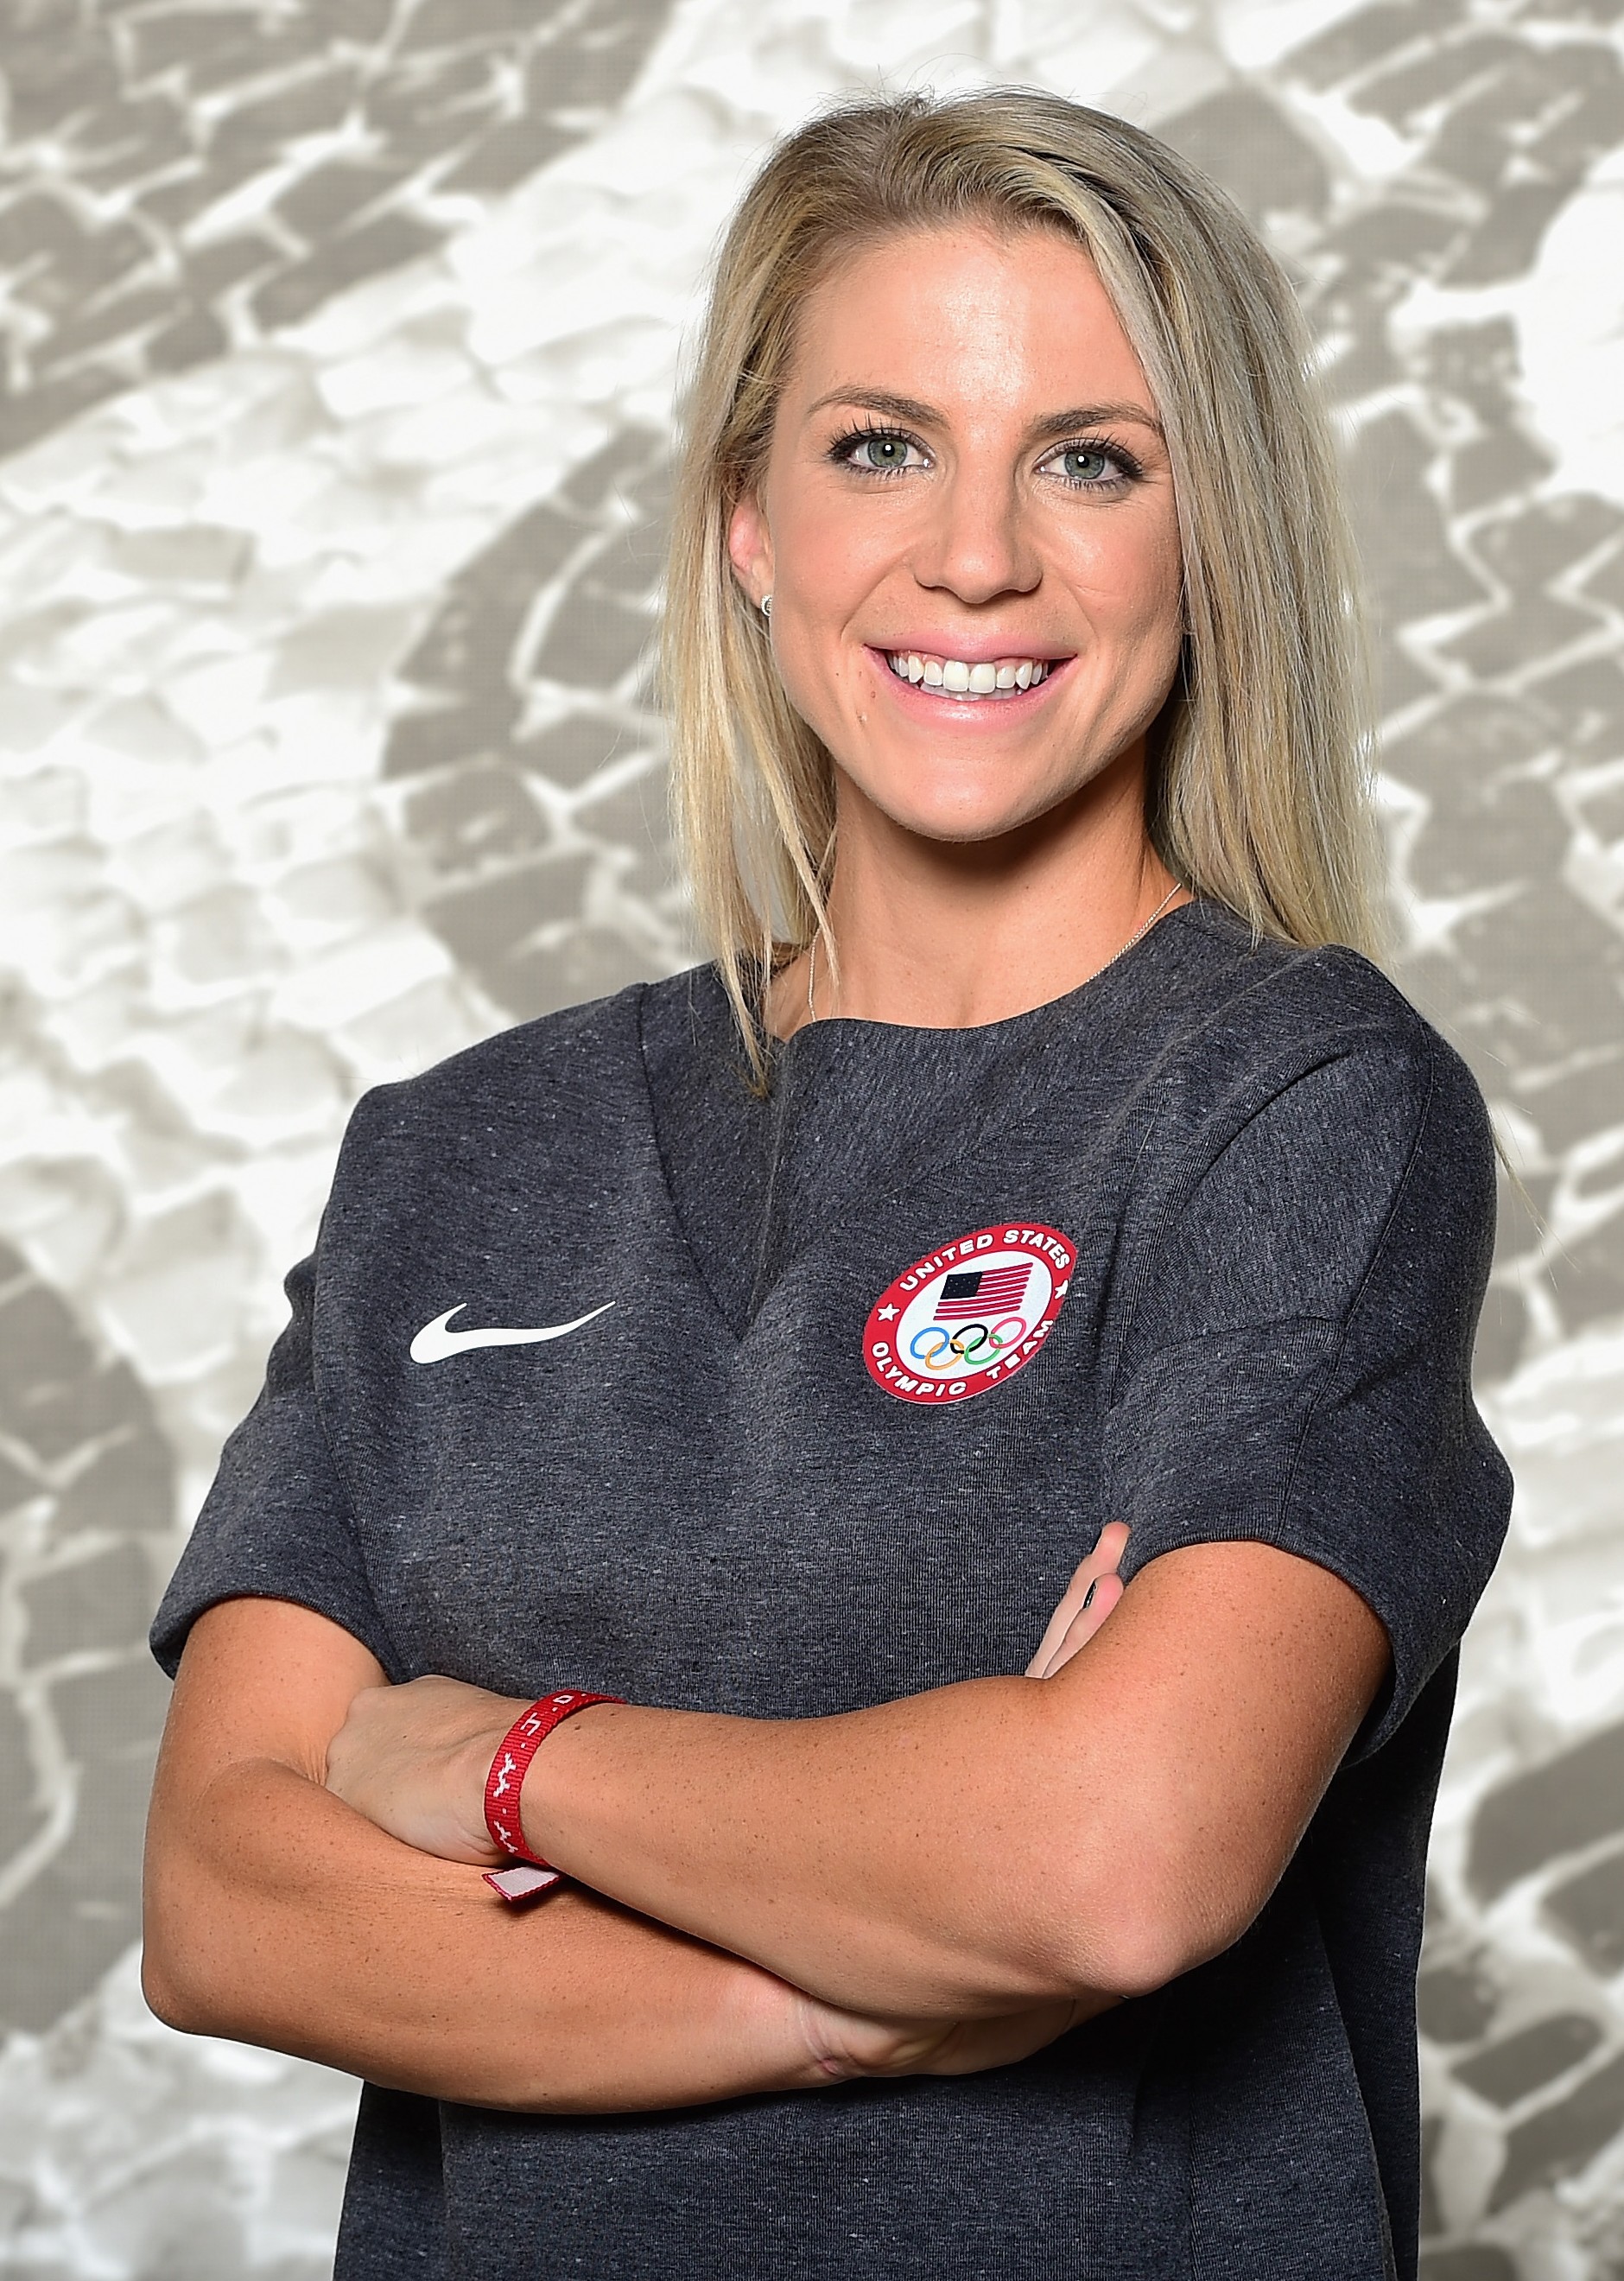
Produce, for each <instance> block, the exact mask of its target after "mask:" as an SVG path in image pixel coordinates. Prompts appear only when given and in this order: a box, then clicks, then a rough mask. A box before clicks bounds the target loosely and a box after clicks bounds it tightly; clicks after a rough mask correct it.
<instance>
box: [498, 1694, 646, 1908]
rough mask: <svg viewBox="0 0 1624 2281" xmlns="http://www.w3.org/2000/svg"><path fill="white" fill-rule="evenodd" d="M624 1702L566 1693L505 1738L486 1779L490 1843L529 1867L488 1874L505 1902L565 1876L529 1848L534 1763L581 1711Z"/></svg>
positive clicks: (541, 1704) (533, 1708)
mask: <svg viewBox="0 0 1624 2281" xmlns="http://www.w3.org/2000/svg"><path fill="white" fill-rule="evenodd" d="M625 1699H626V1698H625V1697H624V1696H623V1695H584V1694H582V1693H581V1691H580V1690H579V1689H577V1688H573V1687H564V1688H561V1689H559V1691H558V1693H557V1694H556V1695H543V1696H541V1697H539V1698H538V1699H537V1701H536V1702H534V1703H532V1704H531V1705H530V1709H529V1710H528V1711H527V1712H526V1713H524V1716H523V1717H522V1719H515V1720H514V1722H513V1725H512V1726H511V1727H510V1728H508V1729H507V1733H506V1734H505V1735H504V1736H503V1737H502V1739H501V1742H500V1744H499V1745H498V1748H497V1753H496V1756H495V1757H494V1758H493V1759H491V1771H490V1773H489V1774H488V1775H486V1776H485V1828H486V1829H488V1830H489V1831H490V1832H491V1842H492V1843H493V1844H497V1845H499V1846H500V1847H501V1849H502V1851H503V1852H504V1853H511V1854H512V1855H513V1857H514V1860H515V1861H522V1862H524V1863H526V1864H527V1865H528V1866H527V1867H526V1868H525V1869H523V1870H514V1869H499V1870H495V1871H489V1870H488V1871H487V1872H486V1875H485V1883H486V1884H488V1885H493V1886H494V1887H495V1888H496V1891H498V1892H499V1893H500V1895H501V1896H502V1898H503V1899H504V1900H505V1901H516V1900H521V1899H522V1898H524V1896H525V1895H526V1894H528V1893H539V1892H543V1891H545V1890H546V1888H547V1887H548V1886H549V1885H555V1884H556V1883H558V1881H559V1878H560V1876H561V1874H562V1873H561V1871H560V1870H557V1869H555V1868H554V1867H553V1864H552V1863H551V1862H550V1861H544V1860H542V1858H541V1856H540V1854H539V1853H532V1852H531V1851H530V1847H529V1846H528V1845H527V1844H525V1842H524V1825H523V1823H522V1821H521V1820H520V1818H519V1795H520V1792H521V1791H522V1790H523V1788H524V1777H525V1775H527V1774H528V1773H529V1771H530V1760H531V1759H533V1758H534V1757H535V1755H536V1753H537V1751H538V1750H539V1749H540V1748H541V1745H542V1744H544V1743H545V1741H546V1739H547V1737H548V1736H549V1735H550V1734H551V1733H552V1732H553V1728H554V1727H558V1726H561V1725H562V1724H563V1722H564V1720H566V1719H570V1718H573V1717H574V1716H575V1714H576V1712H577V1711H585V1710H587V1709H589V1708H590V1707H591V1705H592V1704H594V1703H623V1702H624V1701H625Z"/></svg>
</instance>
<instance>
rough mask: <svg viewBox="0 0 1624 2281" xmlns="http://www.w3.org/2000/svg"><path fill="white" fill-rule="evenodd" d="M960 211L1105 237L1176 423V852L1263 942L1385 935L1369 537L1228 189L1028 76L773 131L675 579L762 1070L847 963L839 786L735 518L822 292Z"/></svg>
mask: <svg viewBox="0 0 1624 2281" xmlns="http://www.w3.org/2000/svg"><path fill="white" fill-rule="evenodd" d="M964 221H985V222H986V223H987V224H988V225H989V226H991V227H993V228H999V229H1010V228H1014V229H1020V228H1032V227H1041V228H1049V229H1055V230H1058V231H1061V232H1063V233H1064V234H1065V235H1067V236H1070V237H1071V238H1073V239H1075V240H1076V241H1077V242H1078V243H1079V244H1080V245H1081V246H1083V247H1084V248H1085V250H1086V251H1087V253H1088V254H1089V256H1090V258H1091V259H1092V260H1093V262H1094V267H1095V268H1096V269H1097V271H1098V273H1099V275H1100V278H1101V280H1102V283H1103V284H1104V286H1105V290H1106V291H1107V292H1108V294H1109V295H1110V299H1111V302H1112V304H1113V305H1114V306H1115V308H1116V310H1117V315H1118V317H1119V318H1120V320H1121V322H1122V325H1123V329H1124V330H1125V333H1126V335H1127V336H1128V339H1129V340H1130V342H1131V343H1132V344H1133V348H1134V350H1135V352H1136V353H1137V354H1138V357H1139V360H1140V362H1141V365H1142V367H1143V368H1144V372H1145V375H1146V378H1147V380H1148V383H1149V385H1150V389H1151V391H1152V393H1153V396H1154V398H1155V400H1156V408H1157V411H1158V413H1159V414H1160V417H1161V420H1162V422H1163V426H1164V430H1165V434H1166V439H1167V448H1168V452H1169V456H1170V459H1171V461H1172V473H1173V482H1174V488H1175V491H1176V494H1177V499H1178V508H1179V529H1180V535H1181V540H1182V545H1183V557H1184V608H1185V628H1186V630H1185V640H1184V657H1183V669H1182V671H1181V673H1180V675H1179V680H1178V682H1177V684H1176V685H1175V687H1174V690H1173V692H1172V695H1171V696H1170V698H1169V700H1168V701H1167V704H1166V706H1165V707H1164V711H1163V713H1162V715H1161V717H1160V719H1159V720H1158V722H1157V723H1156V728H1155V731H1153V734H1152V738H1151V752H1152V762H1153V765H1152V774H1151V781H1150V785H1149V791H1148V825H1149V829H1150V832H1151V836H1152V838H1153V840H1154V842H1155V844H1156V849H1157V851H1158V853H1159V854H1160V855H1161V856H1162V858H1163V860H1164V862H1165V863H1166V864H1167V865H1168V867H1169V869H1170V870H1172V872H1173V873H1174V874H1175V876H1176V877H1177V878H1179V879H1181V880H1183V881H1184V882H1185V883H1186V884H1187V885H1188V886H1190V887H1192V888H1193V889H1195V891H1196V892H1197V893H1201V894H1203V895H1209V896H1211V897H1213V898H1215V899H1216V900H1217V901H1219V902H1221V903H1224V904H1226V905H1227V906H1228V907H1229V909H1231V910H1233V911H1234V912H1235V913H1237V914H1238V915H1239V916H1241V918H1243V919H1245V920H1247V921H1248V922H1249V924H1250V925H1251V926H1252V928H1253V930H1254V932H1256V933H1257V935H1259V936H1272V937H1273V938H1275V939H1278V940H1281V941H1285V942H1291V943H1296V944H1300V945H1302V946H1303V947H1313V946H1317V945H1319V944H1322V943H1329V942H1340V943H1347V944H1350V945H1352V946H1353V947H1356V948H1360V949H1374V948H1375V947H1377V945H1378V943H1379V940H1380V926H1379V924H1378V921H1377V917H1376V908H1377V905H1376V895H1375V892H1374V887H1373V882H1374V879H1375V877H1376V869H1375V863H1374V843H1375V834H1374V830H1373V822H1372V816H1371V808H1370V800H1369V785H1368V769H1367V764H1366V760H1365V738H1364V736H1363V733H1362V731H1363V724H1364V705H1363V698H1364V679H1363V665H1364V651H1363V643H1362V639H1361V627H1360V617H1359V611H1358V607H1357V580H1356V576H1355V571H1354V562H1353V552H1352V545H1351V541H1350V538H1349V532H1348V527H1347V522H1346V517H1345V514H1344V511H1343V507H1342V497H1341V490H1340V485H1339V483H1338V478H1337V472H1336V468H1335V463H1334V455H1333V451H1332V447H1331V444H1330V439H1329V435H1328V432H1327V429H1326V421H1325V419H1324V415H1323V414H1322V412H1321V410H1320V407H1319V402H1318V399H1317V397H1316V395H1315V393H1314V390H1313V388H1312V385H1311V381H1310V379H1309V346H1308V340H1307V335H1306V329H1305V328H1304V326H1303V320H1302V317H1301V314H1300V313H1299V311H1298V308H1297V305H1296V302H1295V298H1294V296H1293V294H1292V291H1291V288H1290V286H1289V285H1288V282H1287V281H1286V279H1285V277H1284V276H1283V275H1282V274H1281V272H1280V268H1279V267H1278V266H1277V265H1276V263H1275V262H1274V260H1273V259H1272V257H1271V256H1270V254H1269V253H1268V252H1267V251H1265V250H1264V247H1263V246H1262V245H1261V244H1259V243H1258V241H1257V238H1256V236H1254V235H1253V233H1252V231H1251V229H1250V228H1249V227H1248V225H1247V223H1246V222H1245V220H1243V219H1242V217H1241V214H1240V213H1238V212H1237V211H1236V210H1235V208H1234V207H1233V206H1232V205H1231V204H1230V203H1229V201H1228V200H1227V198H1226V197H1224V196H1223V194H1222V193H1221V192H1219V191H1218V190H1217V189H1214V188H1213V187H1212V186H1211V185H1210V183H1209V182H1205V181H1204V180H1203V177H1202V176H1201V175H1200V174H1196V173H1195V170H1194V169H1193V168H1192V167H1190V166H1187V165H1186V163H1185V162H1184V160H1183V159H1180V158H1179V156H1178V155H1177V154H1176V153H1175V152H1174V151H1171V150H1169V149H1168V148H1167V146H1166V145H1165V144H1164V143H1159V142H1157V141H1156V138H1155V137H1154V136H1153V135H1147V134H1144V133H1142V132H1141V130H1140V129H1139V128H1134V127H1131V126H1128V125H1127V124H1126V123H1125V121H1124V120H1119V119H1113V118H1110V117H1109V116H1108V115H1107V114H1105V113H1104V112H1097V111H1089V110H1086V109H1084V108H1083V107H1082V106H1081V105H1079V104H1073V103H1067V102H1065V101H1063V100H1062V99H1061V98H1060V97H1056V96H1050V95H1043V94H1039V93H1036V92H1033V91H1031V90H1028V89H990V90H987V91H986V92H983V93H980V94H976V95H971V96H964V97H953V98H951V99H948V100H943V101H938V100H935V99H933V98H932V97H925V96H919V95H909V96H902V97H896V98H894V99H887V100H884V101H878V102H875V101H867V102H862V103H857V104H849V105H844V106H842V107H839V108H838V109H835V110H832V111H830V112H826V113H825V114H824V115H822V116H820V117H819V118H816V119H815V120H812V121H811V123H810V124H809V125H808V126H806V127H803V128H800V130H799V132H797V133H796V134H794V135H790V136H789V137H788V138H787V139H786V140H785V142H783V143H779V144H778V146H777V149H776V150H775V151H773V152H772V154H771V156H770V157H769V159H768V160H767V163H766V165H765V166H763V167H762V171H761V173H760V174H758V175H757V177H756V179H755V181H754V183H753V184H752V185H751V187H750V189H749V190H748V191H747V192H746V196H745V198H744V202H743V204H742V205H740V207H739V212H738V213H737V214H736V216H735V217H734V220H733V222H732V224H731V228H730V229H729V231H728V234H727V237H726V241H725V243H724V244H723V250H722V254H721V259H720V260H719V262H718V265H717V268H716V275H715V288H714V291H713V294H712V298H711V303H710V308H709V313H708V320H707V322H706V326H705V329H704V333H703V336H702V338H701V341H700V348H699V354H698V358H697V361H696V365H695V369H694V375H693V380H692V388H691V390H690V392H689V397H688V401H687V406H686V414H685V421H684V429H685V433H684V448H683V453H682V459H681V464H680V468H679V472H678V478H677V499H676V509H675V515H674V525H673V532H672V539H671V553H670V561H669V575H668V582H667V590H666V615H665V638H664V653H663V656H664V678H665V686H666V692H667V698H668V702H669V707H670V714H671V736H672V763H673V797H674V802H675V808H676V815H677V829H678V833H679V837H680V839H681V841H682V844H683V847H684V854H685V855H686V858H687V862H688V866H689V871H690V876H691V878H692V886H693V893H694V898H695V905H696V912H697V916H698V918H699V921H700V925H701V927H702V929H703V931H704V932H705V934H706V935H707V936H708V939H709V941H710V944H711V947H712V948H713V950H714V952H715V956H716V959H717V962H718V964H719V966H720V970H721V972H722V976H723V980H724V982H725V983H726V986H727V988H728V991H729V994H730V995H731V998H732V1001H733V1003H734V1006H735V1009H736V1010H737V1011H738V1014H739V1021H740V1025H741V1027H742V1028H743V1030H744V1033H745V1038H746V1045H747V1047H748V1048H749V1050H750V1053H751V1056H752V1060H753V1062H754V1064H755V1066H756V1070H757V1073H758V1075H759V1074H760V1070H761V1050H762V1049H761V1044H760V1034H759V1025H760V1020H761V1011H762V1008H761V1000H762V992H763V991H764V988H765V986H766V982H767V980H768V978H769V977H770V975H771V973H772V971H773V970H774V968H775V966H776V965H777V964H778V963H782V962H783V960H784V959H785V958H786V957H788V956H791V955H793V954H794V952H795V951H797V950H799V949H800V948H802V947H805V946H806V945H807V944H808V943H809V942H810V941H812V940H813V939H814V938H815V937H818V938H821V939H822V940H823V941H824V944H825V945H826V947H827V948H828V950H829V952H830V953H831V955H832V950H833V946H832V943H831V942H830V941H829V937H828V916H827V893H828V888H829V883H830V878H831V869H832V862H833V854H834V819H835V808H834V782H833V770H832V765H831V761H830V757H829V754H828V753H827V751H826V750H825V749H824V746H823V744H822V742H821V741H820V739H819V738H817V737H816V736H815V735H814V733H813V731H811V730H810V729H809V728H808V725H807V723H805V722H804V721H803V720H802V719H801V718H800V715H798V714H797V713H796V712H795V711H794V710H793V708H792V707H791V705H790V703H789V701H788V700H787V698H786V697H785V692H784V690H783V687H782V685H781V684H780V682H779V679H778V677H777V672H776V670H775V669H774V666H773V662H772V657H771V653H770V650H769V646H768V644H767V643H766V641H765V640H764V639H763V638H762V622H761V620H760V618H759V617H758V615H757V614H756V611H755V609H754V607H753V606H752V604H751V603H750V601H749V600H748V599H747V598H746V596H745V594H744V593H743V592H741V590H740V588H739V584H738V581H737V580H736V578H735V577H734V576H733V572H732V568H731V563H730V561H729V557H728V550H727V538H728V526H729V522H730V519H731V513H732V509H733V507H734V506H735V505H736V503H737V502H738V500H739V499H740V498H742V497H745V496H746V495H748V494H749V493H750V492H751V491H754V489H755V488H756V487H757V485H758V484H759V483H760V481H761V479H762V474H763V471H764V468H765V465H766V460H767V456H768V452H769V447H770V444H771V439H772V428H773V421H774V417H775V414H776V412H777V403H778V398H779V395H780V393H781V390H782V389H783V387H784V385H785V379H786V377H787V375H788V372H789V369H790V366H791V360H792V359H793V355H794V352H795V329H796V322H797V319H798V317H799V313H800V307H801V305H802V303H803V302H804V301H805V299H806V297H807V295H808V293H809V292H810V291H811V290H813V289H814V287H815V286H816V285H817V284H818V283H819V282H821V280H822V279H823V278H824V276H825V275H826V274H828V273H829V271H830V269H831V267H833V266H835V265H836V264H837V263H838V262H839V260H840V259H843V258H845V257H846V256H847V255H848V254H850V253H852V252H854V251H856V250H858V249H859V248H861V247H862V246H865V245H869V244H873V243H874V242H876V241H877V240H879V239H882V238H885V237H889V236H893V235H896V234H898V233H901V232H905V231H910V230H917V229H922V228H936V227H942V226H947V225H952V224H954V223H961V222H964Z"/></svg>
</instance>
